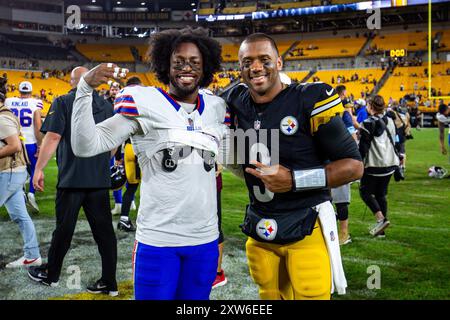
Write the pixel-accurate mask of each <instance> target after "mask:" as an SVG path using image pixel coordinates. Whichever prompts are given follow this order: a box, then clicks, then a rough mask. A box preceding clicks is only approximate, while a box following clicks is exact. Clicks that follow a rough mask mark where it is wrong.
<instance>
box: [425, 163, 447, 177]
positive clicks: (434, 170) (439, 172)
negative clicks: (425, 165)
mask: <svg viewBox="0 0 450 320" xmlns="http://www.w3.org/2000/svg"><path fill="white" fill-rule="evenodd" d="M447 173H448V172H447V170H446V169H445V168H443V167H438V166H432V167H431V168H429V169H428V176H429V177H430V178H436V179H442V178H444V177H445V176H446V175H447Z"/></svg>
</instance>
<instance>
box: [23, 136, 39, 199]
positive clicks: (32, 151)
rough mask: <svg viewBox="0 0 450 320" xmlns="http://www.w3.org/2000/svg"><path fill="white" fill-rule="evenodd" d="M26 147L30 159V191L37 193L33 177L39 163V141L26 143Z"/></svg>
mask: <svg viewBox="0 0 450 320" xmlns="http://www.w3.org/2000/svg"><path fill="white" fill-rule="evenodd" d="M25 148H26V150H27V154H28V159H30V169H31V172H30V192H31V193H35V190H34V186H33V177H34V170H35V169H36V163H37V157H36V152H37V148H38V146H37V143H33V144H26V145H25Z"/></svg>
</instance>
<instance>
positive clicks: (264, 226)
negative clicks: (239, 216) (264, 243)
mask: <svg viewBox="0 0 450 320" xmlns="http://www.w3.org/2000/svg"><path fill="white" fill-rule="evenodd" d="M277 230H278V225H277V222H276V221H275V220H273V219H261V220H260V221H259V222H258V224H257V225H256V233H257V234H258V236H260V237H261V238H262V239H264V240H268V241H270V240H273V239H275V236H276V235H277Z"/></svg>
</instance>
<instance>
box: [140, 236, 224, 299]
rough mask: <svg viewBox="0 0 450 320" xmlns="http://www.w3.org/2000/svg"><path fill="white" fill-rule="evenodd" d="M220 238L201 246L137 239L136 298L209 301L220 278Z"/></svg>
mask: <svg viewBox="0 0 450 320" xmlns="http://www.w3.org/2000/svg"><path fill="white" fill-rule="evenodd" d="M218 258H219V248H218V241H217V240H215V241H213V242H210V243H207V244H202V245H198V246H186V247H154V246H149V245H145V244H143V243H140V242H137V241H136V242H135V247H134V251H133V271H134V297H135V299H136V300H208V299H209V294H210V293H211V288H212V284H213V282H214V279H215V278H216V272H217V262H218Z"/></svg>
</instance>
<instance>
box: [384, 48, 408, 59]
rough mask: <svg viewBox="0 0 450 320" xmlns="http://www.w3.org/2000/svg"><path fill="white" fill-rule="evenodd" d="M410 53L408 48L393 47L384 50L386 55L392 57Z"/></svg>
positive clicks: (404, 55) (400, 56)
mask: <svg viewBox="0 0 450 320" xmlns="http://www.w3.org/2000/svg"><path fill="white" fill-rule="evenodd" d="M407 55H408V51H407V50H406V49H391V50H386V51H385V52H384V56H385V57H391V58H403V57H406V56H407Z"/></svg>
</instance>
